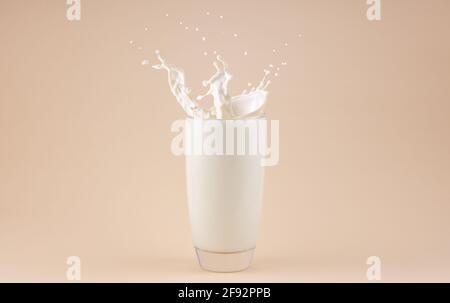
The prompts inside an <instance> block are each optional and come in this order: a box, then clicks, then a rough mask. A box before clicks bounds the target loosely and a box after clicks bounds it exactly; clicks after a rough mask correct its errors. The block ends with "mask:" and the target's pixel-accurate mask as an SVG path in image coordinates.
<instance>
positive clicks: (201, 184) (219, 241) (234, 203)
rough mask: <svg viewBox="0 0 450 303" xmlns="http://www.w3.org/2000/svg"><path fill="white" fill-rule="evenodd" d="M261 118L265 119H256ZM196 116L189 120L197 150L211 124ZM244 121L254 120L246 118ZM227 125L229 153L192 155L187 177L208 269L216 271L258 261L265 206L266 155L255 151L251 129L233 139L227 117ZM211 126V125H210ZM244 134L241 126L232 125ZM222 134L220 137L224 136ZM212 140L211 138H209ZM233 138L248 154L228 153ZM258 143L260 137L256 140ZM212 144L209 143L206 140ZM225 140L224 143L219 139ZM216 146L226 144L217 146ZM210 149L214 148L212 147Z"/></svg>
mask: <svg viewBox="0 0 450 303" xmlns="http://www.w3.org/2000/svg"><path fill="white" fill-rule="evenodd" d="M254 120H255V121H256V120H259V119H254ZM195 121H196V120H195V119H187V121H186V125H187V128H186V129H185V132H189V135H187V136H186V134H185V144H187V145H190V146H191V148H192V150H194V149H195V148H194V147H193V146H194V145H195V144H197V143H198V144H197V147H198V146H200V145H202V146H203V144H200V143H199V142H203V143H205V142H208V138H207V136H208V132H206V134H205V127H197V128H196V127H195V126H194V124H195V123H196V122H195ZM243 122H245V123H246V122H249V120H245V121H243ZM214 123H215V125H216V126H220V125H222V127H219V129H220V128H221V130H222V131H223V133H222V135H223V142H224V145H223V152H222V153H220V152H219V153H215V154H210V153H211V152H209V154H205V151H202V153H201V154H199V153H197V154H196V153H194V152H191V154H186V179H187V198H188V205H189V216H190V223H191V230H192V237H193V241H194V247H195V250H196V253H197V257H198V261H199V263H200V266H201V267H202V268H203V269H206V270H209V271H215V272H234V271H241V270H244V269H246V268H248V267H249V266H250V264H251V262H252V258H253V253H254V250H255V246H256V239H257V234H258V226H259V218H260V212H261V207H262V197H263V179H264V167H263V166H262V165H261V156H260V155H259V154H258V153H257V154H254V153H253V154H252V153H250V152H249V149H250V148H249V145H250V144H251V143H250V142H251V141H252V140H251V139H250V137H251V136H250V133H251V131H250V130H249V129H247V130H246V131H245V134H246V136H245V139H244V138H242V137H241V138H239V136H237V135H235V136H234V139H231V140H232V141H230V139H229V135H230V131H231V130H229V129H228V128H227V127H226V125H225V124H226V121H224V120H216V121H215V122H214ZM209 130H211V128H209ZM232 131H233V132H234V133H235V134H236V133H238V131H236V130H235V129H233V130H232ZM219 139H220V138H219ZM209 142H211V138H209ZM230 142H233V144H234V145H235V147H236V149H238V147H237V145H239V144H240V143H241V144H243V143H245V144H246V147H247V152H246V153H245V154H243V155H242V154H237V152H235V153H234V154H227V152H226V147H227V146H228V145H230ZM252 142H253V143H255V142H254V140H253V141H252ZM205 144H206V143H205ZM219 145H220V144H219ZM212 146H213V149H214V150H216V151H217V150H220V148H219V147H220V146H218V145H214V144H213V145H212ZM206 153H208V152H207V151H206Z"/></svg>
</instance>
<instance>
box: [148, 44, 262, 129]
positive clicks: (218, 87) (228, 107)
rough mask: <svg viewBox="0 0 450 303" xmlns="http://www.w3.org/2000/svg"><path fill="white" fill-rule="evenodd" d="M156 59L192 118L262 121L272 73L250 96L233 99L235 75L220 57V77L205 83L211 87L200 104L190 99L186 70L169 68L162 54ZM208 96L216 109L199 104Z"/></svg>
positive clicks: (217, 71) (217, 70)
mask: <svg viewBox="0 0 450 303" xmlns="http://www.w3.org/2000/svg"><path fill="white" fill-rule="evenodd" d="M156 56H157V58H158V60H159V61H160V64H157V65H154V66H153V68H155V69H165V70H166V71H167V74H168V81H169V87H170V90H171V92H172V94H173V95H174V96H175V98H176V99H177V101H178V103H179V104H180V105H181V107H182V108H183V109H184V111H185V112H186V114H187V115H188V116H189V117H192V118H200V119H232V120H234V119H243V118H252V117H259V116H262V115H263V114H264V106H265V104H266V101H267V87H268V86H269V84H270V80H268V79H267V78H268V75H269V74H270V71H268V70H265V71H264V77H263V79H262V80H261V81H260V82H259V84H258V86H257V87H253V88H252V89H251V90H250V92H248V93H247V91H246V90H245V91H243V92H242V94H240V95H237V96H231V95H230V94H229V92H228V84H229V82H230V80H231V78H232V75H231V74H230V73H229V72H228V65H227V64H226V63H225V61H224V60H223V59H222V58H221V56H217V58H216V59H217V61H216V62H214V63H213V65H214V67H215V69H216V73H215V74H214V75H213V76H212V77H211V78H210V79H208V80H204V81H203V83H202V84H203V86H204V87H208V91H207V92H206V93H205V94H204V95H200V96H198V97H197V98H196V99H197V100H196V101H194V100H192V98H191V97H190V92H191V91H190V89H189V88H188V87H187V86H186V81H185V75H184V72H183V70H181V69H179V68H177V67H176V66H174V65H171V64H168V63H167V62H166V61H165V60H164V59H163V58H162V57H161V54H160V53H159V51H156ZM207 96H212V98H213V101H214V106H213V107H211V108H209V109H203V108H202V107H200V105H199V103H198V102H197V101H201V100H203V99H204V98H205V97H207Z"/></svg>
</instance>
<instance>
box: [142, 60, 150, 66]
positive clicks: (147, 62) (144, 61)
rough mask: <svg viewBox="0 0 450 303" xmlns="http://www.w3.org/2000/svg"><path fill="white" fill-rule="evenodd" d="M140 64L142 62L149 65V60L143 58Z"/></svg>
mask: <svg viewBox="0 0 450 303" xmlns="http://www.w3.org/2000/svg"><path fill="white" fill-rule="evenodd" d="M141 64H142V65H149V64H150V60H148V59H145V60H143V61H142V63H141Z"/></svg>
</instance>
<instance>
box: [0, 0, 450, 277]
mask: <svg viewBox="0 0 450 303" xmlns="http://www.w3.org/2000/svg"><path fill="white" fill-rule="evenodd" d="M81 3H82V7H81V10H82V11H81V21H79V22H69V21H67V19H66V9H67V5H66V1H63V0H45V1H44V0H40V1H24V0H14V1H13V0H10V1H6V0H1V1H0V281H66V269H67V265H66V260H67V258H68V257H69V256H72V255H75V256H80V257H81V260H82V280H83V281H171V282H174V281H178V282H184V281H268V282H271V281H291V282H304V281H361V282H363V281H367V280H366V270H367V267H368V265H366V260H367V258H368V257H369V256H372V255H375V256H379V257H380V258H381V261H382V281H385V282H389V281H447V282H448V281H450V237H449V235H450V222H449V216H450V121H449V118H450V36H449V28H450V2H449V1H448V0H432V1H425V0H421V1H418V0H410V1H406V0H396V1H388V0H382V20H381V21H378V22H370V21H368V20H367V18H366V10H367V7H368V6H367V4H366V1H365V0H353V1H350V0H346V1H334V0H327V1H325V0H314V1H312V0H310V1H298V0H291V1H287V0H284V1H281V0H280V1H261V0H258V1H256V0H255V1H234V0H232V1H173V0H172V1H130V0H128V1H125V0H123V1H119V0H116V1H106V0H96V1H86V0H82V1H81ZM207 11H209V12H210V16H207V15H206V12H207ZM166 13H169V17H165V14H166ZM220 15H222V16H223V17H224V18H223V19H221V18H220ZM180 21H181V22H183V25H180V24H179V22H180ZM184 26H188V27H189V29H188V30H186V29H185V28H184ZM196 26H198V27H199V32H195V31H194V30H193V28H195V27H196ZM145 27H148V30H147V31H146V30H145ZM235 33H237V34H238V37H234V36H233V34H235ZM299 34H301V37H299ZM202 36H205V37H207V40H206V41H204V42H203V41H202V40H201V37H202ZM130 40H132V41H133V44H130ZM285 42H287V43H288V46H287V47H286V46H284V43H285ZM140 47H142V49H140ZM155 49H159V50H161V52H162V53H163V54H164V55H165V57H166V58H167V59H168V60H169V61H170V62H173V63H174V64H177V65H179V66H180V67H182V68H183V69H184V70H185V71H186V77H187V81H188V83H189V84H190V86H191V87H192V89H193V93H194V95H195V94H198V93H201V92H203V88H202V87H201V80H204V79H206V78H208V77H209V76H210V75H211V74H212V73H213V71H214V69H213V66H212V60H213V57H212V55H211V54H212V52H213V51H214V50H216V51H218V52H219V53H221V54H222V55H223V56H224V58H225V59H226V60H227V62H228V63H229V64H230V68H231V71H232V73H233V74H234V76H235V77H234V79H233V80H232V83H231V86H232V87H231V89H232V91H234V92H240V91H241V90H242V89H244V88H246V86H247V82H252V83H256V82H257V81H258V80H259V79H260V78H261V76H262V71H263V69H264V68H267V66H268V65H269V64H274V65H276V66H280V63H281V62H284V61H285V62H287V66H282V68H281V70H280V73H279V77H278V78H274V81H273V83H272V85H271V87H270V97H269V104H268V107H267V116H268V118H270V119H277V120H280V132H281V134H280V136H281V146H280V163H279V165H278V166H276V167H273V168H268V169H267V171H266V180H265V193H264V209H263V216H262V221H261V229H260V237H259V240H258V246H257V252H256V256H255V260H254V264H253V266H252V267H251V268H250V269H249V270H248V271H245V272H242V273H238V274H213V273H208V272H204V271H202V270H201V269H200V268H199V267H198V265H197V261H196V259H195V255H194V250H193V248H192V242H191V235H190V230H189V221H188V212H187V203H186V194H185V175H184V159H183V158H182V157H175V156H173V155H172V154H171V152H170V143H171V140H172V138H173V136H174V134H172V133H171V132H170V124H171V123H172V121H173V120H175V119H179V118H183V117H184V113H183V112H182V110H181V108H180V107H179V106H178V104H177V103H176V101H175V99H174V98H173V96H172V95H171V94H170V91H169V88H168V85H167V76H166V75H165V74H164V73H163V72H161V71H154V70H152V69H151V68H150V67H149V66H142V65H141V64H140V63H141V61H142V60H144V59H149V60H150V62H151V63H153V64H154V63H156V60H155V56H154V50H155ZM272 49H276V50H277V52H276V53H273V52H272ZM205 51H206V52H208V56H204V54H203V53H204V52H205ZM245 51H247V52H248V55H247V56H244V55H243V53H244V52H245Z"/></svg>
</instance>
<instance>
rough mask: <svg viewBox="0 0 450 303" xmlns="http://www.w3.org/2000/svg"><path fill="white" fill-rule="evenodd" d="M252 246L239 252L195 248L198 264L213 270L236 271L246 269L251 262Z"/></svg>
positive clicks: (205, 268)
mask: <svg viewBox="0 0 450 303" xmlns="http://www.w3.org/2000/svg"><path fill="white" fill-rule="evenodd" d="M254 251H255V249H254V248H252V249H249V250H245V251H239V252H224V253H220V252H212V251H206V250H202V249H200V248H195V252H196V253H197V258H198V262H199V263H200V266H201V267H202V268H203V269H204V270H207V271H213V272H236V271H242V270H245V269H247V268H248V267H249V266H250V264H251V263H252V259H253V252H254Z"/></svg>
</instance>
